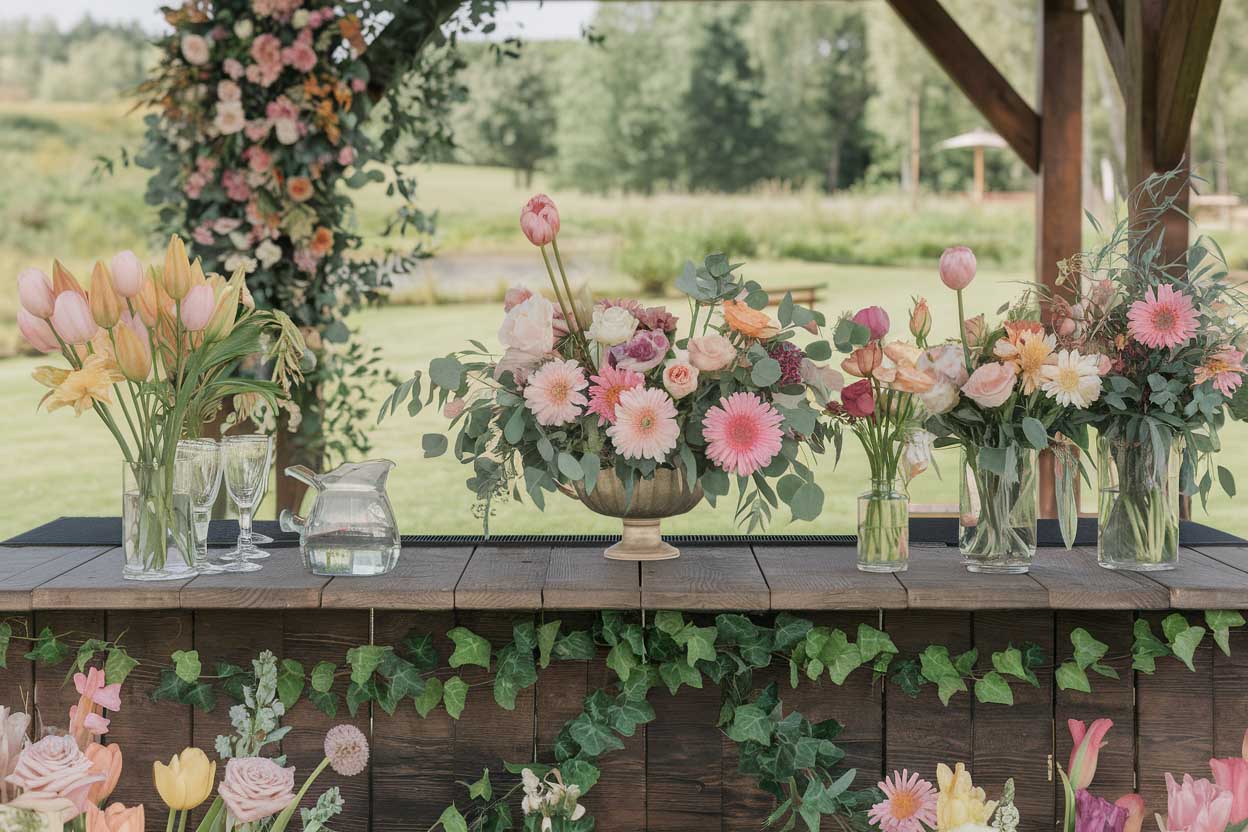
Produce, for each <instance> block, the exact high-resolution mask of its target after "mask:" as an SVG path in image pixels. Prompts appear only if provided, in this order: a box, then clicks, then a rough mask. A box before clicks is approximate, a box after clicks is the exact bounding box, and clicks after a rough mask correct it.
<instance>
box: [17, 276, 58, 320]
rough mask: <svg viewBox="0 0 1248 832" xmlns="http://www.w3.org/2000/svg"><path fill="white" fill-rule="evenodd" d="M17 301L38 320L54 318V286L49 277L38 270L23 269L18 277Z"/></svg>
mask: <svg viewBox="0 0 1248 832" xmlns="http://www.w3.org/2000/svg"><path fill="white" fill-rule="evenodd" d="M17 299H18V300H19V301H20V302H21V304H22V308H23V309H25V310H26V311H27V312H29V313H30V314H32V315H34V316H35V317H36V318H43V319H45V320H46V319H48V318H51V317H52V306H53V304H54V303H55V302H56V295H54V294H53V293H52V284H51V283H49V282H48V276H47V275H46V274H44V273H43V272H42V271H40V270H39V269H36V268H29V269H22V271H21V273H20V274H18V276H17Z"/></svg>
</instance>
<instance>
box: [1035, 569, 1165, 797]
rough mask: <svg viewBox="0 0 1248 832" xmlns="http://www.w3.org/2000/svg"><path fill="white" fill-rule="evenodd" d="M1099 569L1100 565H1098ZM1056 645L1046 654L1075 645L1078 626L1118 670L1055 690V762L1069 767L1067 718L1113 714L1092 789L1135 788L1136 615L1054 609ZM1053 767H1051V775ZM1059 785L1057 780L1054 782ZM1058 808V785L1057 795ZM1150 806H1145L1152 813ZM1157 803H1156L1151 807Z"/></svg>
mask: <svg viewBox="0 0 1248 832" xmlns="http://www.w3.org/2000/svg"><path fill="white" fill-rule="evenodd" d="M1098 568H1099V567H1098ZM1056 622H1057V640H1056V649H1055V651H1054V653H1051V654H1050V655H1053V656H1054V660H1055V661H1056V662H1059V663H1060V662H1064V661H1066V660H1067V659H1069V658H1070V657H1071V656H1072V655H1073V653H1074V648H1073V647H1072V646H1071V643H1070V634H1071V632H1072V631H1073V630H1074V629H1075V628H1077V627H1082V628H1084V629H1085V630H1087V631H1088V632H1089V633H1091V634H1092V635H1093V636H1095V637H1096V638H1098V639H1100V640H1101V641H1103V642H1105V643H1106V644H1108V645H1109V650H1108V652H1107V653H1106V657H1105V660H1104V663H1105V664H1107V665H1109V666H1110V667H1112V668H1114V670H1116V671H1118V675H1119V676H1120V677H1121V678H1119V679H1118V680H1114V679H1108V678H1105V677H1103V676H1098V675H1096V674H1094V673H1089V674H1088V677H1089V679H1090V681H1091V688H1092V692H1091V693H1083V692H1082V691H1077V690H1056V691H1055V692H1054V719H1055V725H1054V729H1053V730H1054V735H1055V740H1056V743H1055V746H1054V747H1055V748H1056V749H1057V754H1056V760H1055V762H1056V763H1060V764H1061V765H1062V766H1063V767H1064V768H1068V767H1069V762H1070V752H1071V748H1072V746H1073V743H1072V741H1071V737H1070V730H1069V729H1068V727H1067V724H1066V723H1067V720H1071V719H1077V720H1080V721H1081V722H1084V723H1086V724H1088V725H1091V724H1092V721H1093V720H1095V719H1101V718H1105V719H1112V720H1113V721H1114V728H1113V729H1112V730H1111V731H1110V732H1109V736H1108V737H1107V738H1106V745H1105V747H1104V748H1102V749H1101V753H1100V758H1099V760H1098V762H1097V764H1096V779H1095V780H1094V781H1093V791H1095V792H1096V794H1098V795H1102V796H1104V797H1105V798H1107V799H1109V800H1113V799H1115V798H1117V797H1118V796H1119V795H1123V794H1126V793H1128V792H1132V791H1135V672H1134V671H1133V670H1131V642H1132V639H1133V636H1132V632H1131V628H1132V627H1133V626H1134V622H1135V614H1134V613H1131V612H1125V611H1124V612H1079V611H1073V610H1072V611H1069V612H1067V611H1060V612H1058V613H1056ZM1056 772H1057V769H1056V768H1054V775H1053V776H1054V777H1056V776H1057V774H1056ZM1057 785H1060V784H1057ZM1056 800H1057V805H1058V809H1059V811H1060V809H1061V800H1062V797H1061V790H1060V788H1058V789H1057V795H1056ZM1153 808H1154V807H1152V806H1150V807H1149V811H1150V812H1151V811H1152V810H1153ZM1156 808H1160V807H1156Z"/></svg>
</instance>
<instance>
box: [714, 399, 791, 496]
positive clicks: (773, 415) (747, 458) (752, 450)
mask: <svg viewBox="0 0 1248 832" xmlns="http://www.w3.org/2000/svg"><path fill="white" fill-rule="evenodd" d="M783 421H784V417H783V416H781V415H780V414H779V413H778V412H777V411H776V409H775V408H774V407H772V406H771V405H769V404H767V403H766V402H765V401H763V400H762V399H760V398H759V397H758V396H756V395H754V394H753V393H733V394H732V395H731V396H729V397H728V398H726V399H723V400H721V401H720V403H719V404H718V405H716V406H715V407H712V408H711V409H710V410H708V411H707V412H706V417H705V418H704V419H703V420H702V436H703V437H705V439H706V443H707V444H706V456H707V458H708V459H710V460H711V461H712V462H714V463H715V464H716V465H718V466H719V467H720V468H723V469H724V470H725V471H727V472H728V473H730V474H736V475H738V476H741V477H748V476H749V475H750V474H753V473H754V472H755V471H757V470H758V469H759V468H763V467H765V466H766V465H767V464H768V463H770V462H771V460H772V457H774V456H775V455H776V454H777V453H779V452H780V437H781V431H780V423H781V422H783Z"/></svg>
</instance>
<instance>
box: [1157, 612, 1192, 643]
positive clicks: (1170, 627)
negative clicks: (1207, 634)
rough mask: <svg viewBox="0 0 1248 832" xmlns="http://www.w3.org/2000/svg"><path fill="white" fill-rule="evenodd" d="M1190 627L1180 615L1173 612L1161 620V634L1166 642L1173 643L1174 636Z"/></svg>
mask: <svg viewBox="0 0 1248 832" xmlns="http://www.w3.org/2000/svg"><path fill="white" fill-rule="evenodd" d="M1191 626H1192V625H1191V624H1188V623H1187V619H1186V618H1185V617H1184V616H1183V614H1182V613H1178V612H1173V613H1170V615H1167V616H1166V617H1165V618H1164V619H1162V621H1161V632H1162V633H1163V634H1165V636H1166V641H1174V638H1175V636H1177V635H1178V634H1179V633H1181V632H1183V631H1184V630H1186V629H1188V628H1189V627H1191Z"/></svg>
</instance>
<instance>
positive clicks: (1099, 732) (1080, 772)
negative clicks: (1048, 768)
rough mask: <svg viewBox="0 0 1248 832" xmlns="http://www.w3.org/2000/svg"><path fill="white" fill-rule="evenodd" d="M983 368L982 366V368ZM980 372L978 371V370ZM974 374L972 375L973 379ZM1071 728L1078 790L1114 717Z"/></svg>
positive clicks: (1071, 770) (1087, 781)
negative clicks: (1088, 725)
mask: <svg viewBox="0 0 1248 832" xmlns="http://www.w3.org/2000/svg"><path fill="white" fill-rule="evenodd" d="M981 369H982V368H981ZM977 372H978V371H977ZM973 378H974V376H972V379H973ZM1066 727H1067V728H1069V729H1070V738H1071V740H1072V741H1073V742H1074V748H1072V749H1071V750H1070V765H1069V766H1068V767H1067V775H1068V776H1069V777H1070V787H1071V788H1072V789H1075V790H1076V791H1078V790H1079V789H1086V788H1087V787H1088V786H1090V785H1092V777H1093V776H1094V775H1095V774H1096V761H1097V757H1098V756H1099V755H1100V752H1101V749H1102V748H1104V747H1105V735H1106V734H1107V733H1109V729H1110V728H1113V727H1114V721H1113V720H1112V719H1097V720H1094V721H1093V722H1092V727H1091V728H1088V727H1087V726H1086V725H1084V724H1083V723H1082V722H1080V721H1079V720H1077V719H1068V720H1066Z"/></svg>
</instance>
